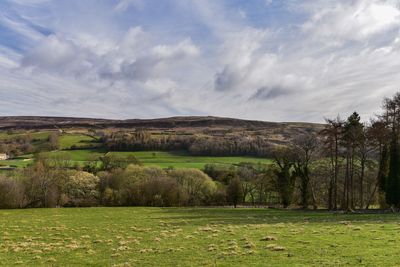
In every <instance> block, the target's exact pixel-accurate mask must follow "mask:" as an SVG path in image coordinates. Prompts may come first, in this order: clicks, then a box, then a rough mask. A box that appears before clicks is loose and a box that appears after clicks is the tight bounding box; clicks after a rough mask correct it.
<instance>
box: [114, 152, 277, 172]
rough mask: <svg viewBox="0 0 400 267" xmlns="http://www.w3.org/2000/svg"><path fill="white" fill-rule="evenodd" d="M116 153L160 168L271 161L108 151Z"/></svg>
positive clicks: (177, 153)
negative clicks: (131, 156)
mask: <svg viewBox="0 0 400 267" xmlns="http://www.w3.org/2000/svg"><path fill="white" fill-rule="evenodd" d="M110 154H118V155H124V156H128V155H134V156H135V157H136V158H137V159H139V160H140V162H142V163H143V164H144V165H146V166H159V167H162V168H167V167H174V168H198V169H202V168H203V167H204V165H206V164H211V163H214V164H219V165H232V164H238V163H240V162H251V163H264V164H269V163H271V159H267V158H258V157H208V156H207V157H204V156H191V155H189V153H187V152H184V151H178V152H161V151H138V152H110Z"/></svg>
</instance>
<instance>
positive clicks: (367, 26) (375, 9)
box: [303, 0, 400, 40]
mask: <svg viewBox="0 0 400 267" xmlns="http://www.w3.org/2000/svg"><path fill="white" fill-rule="evenodd" d="M334 3H335V4H334V5H329V4H328V6H327V7H325V8H321V9H320V10H319V11H317V12H316V13H314V14H313V15H312V17H311V18H310V20H308V21H307V22H306V23H304V25H303V30H305V31H307V32H310V33H311V34H314V35H319V36H322V37H327V38H332V37H336V38H340V39H346V40H352V39H353V40H363V39H366V38H369V37H371V36H373V35H375V34H379V33H383V32H385V31H388V30H390V29H393V28H395V27H398V26H399V24H400V10H399V9H398V6H397V5H395V3H394V2H393V1H380V0H378V1H364V0H357V1H348V2H334Z"/></svg>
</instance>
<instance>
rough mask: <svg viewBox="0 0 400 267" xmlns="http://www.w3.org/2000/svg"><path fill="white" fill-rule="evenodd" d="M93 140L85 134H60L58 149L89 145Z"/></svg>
mask: <svg viewBox="0 0 400 267" xmlns="http://www.w3.org/2000/svg"><path fill="white" fill-rule="evenodd" d="M93 141H95V139H94V138H93V137H90V136H88V135H85V134H63V135H61V136H60V149H69V148H71V147H72V146H76V147H80V146H85V145H90V144H91V143H92V142H93Z"/></svg>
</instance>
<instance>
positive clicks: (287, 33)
mask: <svg viewBox="0 0 400 267" xmlns="http://www.w3.org/2000/svg"><path fill="white" fill-rule="evenodd" d="M398 89H400V1H398V0H397V1H391V0H388V1H383V0H376V1H374V0H354V1H353V0H341V1H339V0H332V1H329V0H308V1H307V0H287V1H284V0H252V1H249V0H190V1H189V0H85V1H82V0H53V1H52V0H1V1H0V116H5V115H50V116H81V117H82V116H83V117H103V118H121V119H124V118H154V117H168V116H177V115H179V116H180V115H214V116H228V117H237V118H246V119H260V120H269V121H310V122H321V121H323V119H324V117H333V116H336V115H337V114H338V113H340V114H341V115H342V116H343V117H345V116H347V115H348V114H349V113H350V112H352V111H354V110H357V111H358V112H359V113H360V114H361V115H362V116H363V117H364V118H367V117H369V116H371V115H373V114H374V113H376V112H377V111H378V110H379V108H380V104H381V100H382V98H383V97H385V96H391V95H392V94H394V93H395V92H396V91H397V90H398Z"/></svg>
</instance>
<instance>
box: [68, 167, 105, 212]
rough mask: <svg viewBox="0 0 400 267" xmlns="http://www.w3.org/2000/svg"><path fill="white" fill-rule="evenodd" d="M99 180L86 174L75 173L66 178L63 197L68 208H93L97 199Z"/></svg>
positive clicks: (81, 172)
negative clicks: (65, 197) (64, 196)
mask: <svg viewBox="0 0 400 267" xmlns="http://www.w3.org/2000/svg"><path fill="white" fill-rule="evenodd" d="M99 181H100V179H99V178H98V177H97V176H95V175H93V174H91V173H88V172H83V171H77V172H74V173H73V174H72V175H70V176H69V177H68V180H67V182H66V184H65V195H66V196H67V200H68V201H67V203H66V205H68V206H78V207H82V206H95V205H97V203H98V201H97V200H98V198H99V190H98V187H99Z"/></svg>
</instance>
